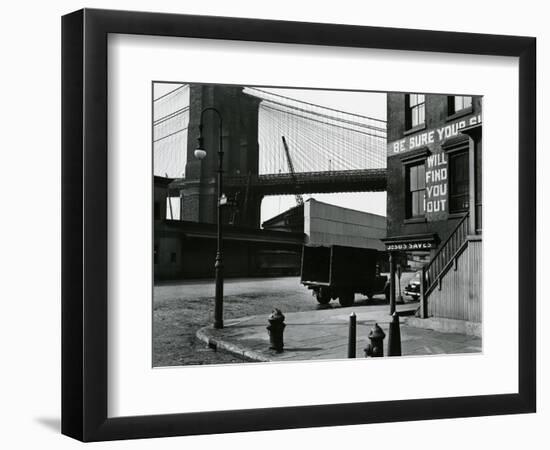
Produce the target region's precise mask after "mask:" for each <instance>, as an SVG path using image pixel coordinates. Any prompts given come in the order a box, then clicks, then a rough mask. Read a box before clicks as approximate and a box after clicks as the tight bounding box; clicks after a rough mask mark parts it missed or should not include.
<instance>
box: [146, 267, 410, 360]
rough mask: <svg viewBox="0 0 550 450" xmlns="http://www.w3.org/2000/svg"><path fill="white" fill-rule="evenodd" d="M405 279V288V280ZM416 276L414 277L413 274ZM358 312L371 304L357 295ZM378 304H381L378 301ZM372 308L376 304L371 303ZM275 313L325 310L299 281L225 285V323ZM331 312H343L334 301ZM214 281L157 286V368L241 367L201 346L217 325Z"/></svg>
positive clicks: (247, 281) (227, 282)
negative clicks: (201, 333)
mask: <svg viewBox="0 0 550 450" xmlns="http://www.w3.org/2000/svg"><path fill="white" fill-rule="evenodd" d="M407 275H409V274H404V278H403V279H402V286H404V285H405V284H404V279H405V276H407ZM410 276H412V274H410ZM355 298H356V305H355V306H356V307H357V308H359V309H360V308H362V307H366V306H367V305H368V304H369V303H370V302H368V301H367V300H366V298H364V297H362V296H360V295H356V297H355ZM373 303H375V304H383V303H384V300H383V297H376V298H375V300H374V301H373ZM371 304H372V303H371ZM274 307H277V308H279V309H281V310H282V311H283V312H284V313H285V314H286V313H289V312H300V311H316V310H318V309H320V308H321V307H320V306H319V304H318V303H317V301H316V300H315V298H314V297H313V296H312V295H311V292H310V291H309V290H308V289H306V288H304V287H303V286H302V285H301V284H300V280H299V278H298V277H280V278H247V279H226V280H225V284H224V319H225V320H231V319H237V318H240V317H245V316H254V315H265V317H266V321H267V316H268V315H269V313H270V312H271V310H272V309H273V308H274ZM329 308H334V309H337V308H340V306H339V304H338V302H337V301H332V302H331V304H330V306H329ZM213 310H214V283H213V280H198V281H185V282H177V283H165V284H160V285H157V286H155V288H154V296H153V366H155V367H159V366H174V365H186V364H223V363H237V362H243V361H242V360H241V359H239V358H237V357H235V356H233V355H231V354H229V353H224V352H221V351H214V350H212V349H209V348H208V347H206V346H205V344H204V343H203V342H201V341H198V340H197V339H196V337H195V334H196V332H197V330H198V329H200V328H202V327H204V326H206V325H208V324H211V323H212V322H213Z"/></svg>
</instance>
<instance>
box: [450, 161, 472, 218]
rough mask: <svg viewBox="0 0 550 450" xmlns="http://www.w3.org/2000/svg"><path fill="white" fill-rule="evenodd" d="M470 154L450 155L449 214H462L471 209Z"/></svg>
mask: <svg viewBox="0 0 550 450" xmlns="http://www.w3.org/2000/svg"><path fill="white" fill-rule="evenodd" d="M469 189H470V183H469V164H468V152H467V151H462V152H456V153H450V154H449V212H450V213H460V212H466V211H468V209H469V207H470V202H469V199H470V192H469Z"/></svg>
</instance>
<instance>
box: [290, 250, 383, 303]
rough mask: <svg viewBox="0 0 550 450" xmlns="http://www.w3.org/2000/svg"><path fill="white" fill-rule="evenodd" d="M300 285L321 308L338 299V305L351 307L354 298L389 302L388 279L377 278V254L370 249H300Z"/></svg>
mask: <svg viewBox="0 0 550 450" xmlns="http://www.w3.org/2000/svg"><path fill="white" fill-rule="evenodd" d="M300 282H301V283H302V284H303V285H304V286H306V287H307V288H308V289H311V290H312V291H313V295H314V296H315V297H316V299H317V301H318V302H319V303H320V304H322V305H326V304H328V303H330V301H331V300H334V299H336V298H338V301H339V302H340V305H342V306H351V305H353V303H354V301H355V294H362V295H365V296H367V297H368V299H369V300H371V299H372V297H373V296H374V295H377V294H384V295H385V296H386V299H389V292H390V288H389V282H388V278H387V277H386V276H383V275H380V274H379V270H378V251H377V250H375V249H371V248H359V247H346V246H343V245H328V246H323V245H318V246H316V245H304V246H303V247H302V264H301V276H300Z"/></svg>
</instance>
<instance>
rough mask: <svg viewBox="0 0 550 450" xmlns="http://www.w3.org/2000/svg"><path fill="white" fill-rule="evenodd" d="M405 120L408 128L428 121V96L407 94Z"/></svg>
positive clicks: (419, 125)
mask: <svg viewBox="0 0 550 450" xmlns="http://www.w3.org/2000/svg"><path fill="white" fill-rule="evenodd" d="M405 111H406V114H405V122H406V127H407V129H408V130H410V129H412V128H417V127H421V126H423V125H424V124H425V122H426V96H425V95H422V94H407V95H406V96H405Z"/></svg>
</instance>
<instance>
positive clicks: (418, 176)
mask: <svg viewBox="0 0 550 450" xmlns="http://www.w3.org/2000/svg"><path fill="white" fill-rule="evenodd" d="M425 195H426V167H425V165H424V162H422V163H420V164H414V165H410V166H407V218H408V219H410V218H414V217H423V216H424V212H425V205H424V200H425Z"/></svg>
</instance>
